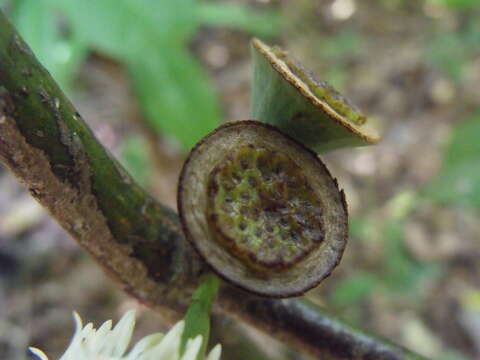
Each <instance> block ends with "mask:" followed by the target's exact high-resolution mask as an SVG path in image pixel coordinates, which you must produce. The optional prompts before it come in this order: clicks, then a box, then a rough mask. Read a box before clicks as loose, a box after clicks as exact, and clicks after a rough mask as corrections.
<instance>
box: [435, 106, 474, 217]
mask: <svg viewBox="0 0 480 360" xmlns="http://www.w3.org/2000/svg"><path fill="white" fill-rule="evenodd" d="M479 134H480V112H478V113H476V114H475V115H474V116H473V117H472V118H471V119H469V120H467V121H464V122H461V123H459V124H458V125H456V127H455V128H454V130H453V134H452V137H451V140H450V143H449V144H448V146H447V148H446V151H445V158H444V164H443V168H442V171H441V173H440V175H439V176H438V178H437V180H436V181H434V182H433V183H432V184H431V185H430V186H429V187H427V189H426V191H425V194H426V195H427V196H428V197H430V198H432V199H434V200H436V201H439V202H441V203H446V204H457V205H462V206H469V207H476V208H480V166H479V159H478V156H479V154H480V141H478V136H479Z"/></svg>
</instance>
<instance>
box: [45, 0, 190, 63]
mask: <svg viewBox="0 0 480 360" xmlns="http://www.w3.org/2000/svg"><path fill="white" fill-rule="evenodd" d="M51 1H52V2H54V3H55V4H56V5H57V6H58V7H59V9H61V10H62V11H63V12H64V13H65V14H66V16H67V17H68V19H69V21H70V22H71V23H72V24H73V26H74V28H76V29H77V31H78V33H80V34H82V37H83V39H84V40H85V41H86V42H87V43H88V44H90V45H91V46H93V47H94V48H96V49H98V50H100V51H102V52H104V53H106V54H109V55H111V56H114V57H116V58H118V59H122V60H126V59H130V58H132V57H145V56H148V54H145V51H155V50H158V44H159V43H162V44H164V43H167V44H170V43H177V44H178V43H183V42H186V41H187V40H189V39H190V37H191V36H192V35H193V33H194V31H195V29H196V26H197V23H196V21H195V6H194V5H195V3H194V0H175V1H172V0H163V1H157V0H122V1H118V0H82V1H78V0H51Z"/></svg>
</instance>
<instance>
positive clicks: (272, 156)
mask: <svg viewBox="0 0 480 360" xmlns="http://www.w3.org/2000/svg"><path fill="white" fill-rule="evenodd" d="M207 186H208V205H207V211H208V222H209V225H210V230H211V231H212V233H213V234H215V238H216V240H217V241H218V242H219V244H221V245H222V246H223V247H225V249H226V250H227V251H229V252H230V253H231V254H232V255H233V256H235V257H236V258H238V259H240V260H242V261H243V262H244V264H246V265H247V266H250V267H251V268H252V270H258V271H262V272H268V271H281V270H284V269H288V268H289V267H290V266H293V265H295V263H297V262H298V261H300V260H301V259H303V258H304V257H305V256H307V255H308V253H309V252H310V251H312V250H313V249H314V248H315V247H317V246H318V245H319V244H320V243H321V242H322V241H323V238H324V234H325V233H324V228H323V225H322V217H321V214H322V201H321V199H320V198H319V196H317V194H316V193H315V192H314V191H313V188H312V186H311V185H310V184H309V182H308V180H307V179H306V177H305V176H304V175H303V173H302V169H301V168H300V167H299V166H298V165H297V164H296V163H295V162H294V161H293V160H292V159H291V158H289V157H288V156H287V155H285V154H282V153H278V152H275V151H271V150H268V149H266V148H264V147H260V148H256V147H255V146H254V145H253V144H248V145H245V146H241V147H239V148H238V149H235V150H234V151H233V152H232V153H230V154H228V155H226V156H225V157H224V159H223V160H221V162H220V163H219V164H218V165H217V166H215V167H214V168H213V170H212V171H211V172H210V175H209V178H208V185H207Z"/></svg>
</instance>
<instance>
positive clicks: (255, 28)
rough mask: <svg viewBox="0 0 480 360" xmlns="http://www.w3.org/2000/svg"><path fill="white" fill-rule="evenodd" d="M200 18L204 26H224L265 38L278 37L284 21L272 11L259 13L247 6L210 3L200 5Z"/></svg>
mask: <svg viewBox="0 0 480 360" xmlns="http://www.w3.org/2000/svg"><path fill="white" fill-rule="evenodd" d="M198 18H199V22H200V23H201V24H203V25H210V26H224V27H227V28H232V29H238V30H243V31H246V32H250V33H252V34H256V35H258V36H264V37H270V36H273V35H276V34H277V33H278V30H279V29H280V27H281V20H282V17H281V16H280V14H278V13H276V12H272V11H269V12H263V13H259V12H258V11H253V10H251V9H250V8H249V7H248V6H245V5H237V4H209V3H200V4H199V5H198Z"/></svg>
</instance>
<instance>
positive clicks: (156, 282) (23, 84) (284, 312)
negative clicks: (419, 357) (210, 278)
mask: <svg viewBox="0 0 480 360" xmlns="http://www.w3.org/2000/svg"><path fill="white" fill-rule="evenodd" d="M0 161H1V162H2V163H4V164H5V165H6V166H7V167H8V168H9V169H10V170H11V171H12V172H13V173H14V174H15V175H16V176H17V177H18V178H19V180H20V181H21V182H22V183H23V184H24V185H25V186H26V187H27V189H28V190H29V191H30V193H31V195H32V196H33V197H34V198H35V199H37V200H38V201H39V202H40V203H41V204H42V205H43V206H44V207H45V208H46V209H48V210H49V212H50V213H51V215H52V216H53V217H54V218H55V219H56V220H57V221H58V223H59V224H60V225H61V226H62V227H63V228H64V229H65V230H66V231H67V232H68V233H69V234H70V235H71V236H72V238H73V239H75V240H76V241H77V242H78V243H79V244H80V245H81V246H82V247H83V248H85V249H86V250H87V251H88V252H89V253H90V254H91V255H92V257H93V258H94V259H95V260H96V261H97V263H98V264H99V265H100V266H102V267H103V268H104V269H105V270H106V272H107V273H108V274H109V275H110V276H112V277H113V278H114V279H115V280H116V281H118V282H119V284H120V286H121V287H122V289H123V290H124V291H126V292H127V293H129V294H130V295H131V296H133V297H135V298H136V299H137V300H139V301H140V302H142V303H144V304H146V305H147V306H149V307H150V308H152V309H154V310H156V311H160V312H162V314H164V315H170V317H171V320H172V321H173V320H176V319H178V318H179V317H180V315H181V313H182V312H183V311H185V309H186V307H187V305H188V303H189V300H190V298H191V296H192V293H193V289H194V288H195V287H196V286H197V285H198V283H199V279H200V276H201V275H202V274H203V273H205V272H206V271H208V270H207V269H206V266H205V265H204V263H203V262H202V261H201V260H200V259H199V257H198V255H197V254H196V253H195V252H194V251H193V249H192V248H191V247H190V245H189V244H188V243H187V242H186V241H185V239H184V236H183V233H182V231H181V229H180V226H179V221H178V217H177V215H176V214H175V213H174V212H173V211H172V210H170V209H168V208H166V207H165V206H163V205H161V204H159V203H158V202H156V201H155V200H154V199H153V198H152V197H151V196H149V195H148V194H147V193H146V192H145V191H144V190H143V189H142V188H141V187H139V186H138V185H137V184H136V183H135V182H134V181H133V180H132V179H131V177H130V176H129V175H128V174H127V173H126V171H125V170H124V169H123V167H122V166H120V165H119V164H118V162H117V161H116V160H115V159H113V158H112V157H111V156H110V155H109V153H108V151H107V150H105V148H104V147H103V146H102V145H101V144H100V143H99V142H98V141H97V140H96V138H95V137H94V135H93V134H92V132H91V130H90V129H89V128H88V126H87V125H86V124H85V122H84V121H83V120H82V119H81V117H80V115H79V114H78V113H77V112H76V110H75V108H74V107H73V105H72V104H71V103H70V101H69V100H68V99H67V98H66V97H65V95H64V94H63V93H62V91H61V90H60V88H59V87H58V85H56V83H55V81H54V80H53V79H52V78H51V76H50V75H49V74H48V72H47V71H46V70H45V69H44V68H43V67H42V66H41V65H40V64H39V63H38V61H37V60H36V58H35V56H34V55H33V53H32V52H31V50H30V49H29V47H28V46H27V45H26V44H25V42H24V41H23V40H22V39H21V37H20V36H19V35H18V33H17V32H16V31H15V29H14V28H13V27H12V26H11V24H10V23H9V22H8V21H7V19H6V18H5V16H4V15H3V14H1V13H0ZM220 305H221V307H222V308H223V310H224V311H227V312H228V313H230V314H232V315H236V316H239V317H241V318H243V319H245V320H246V321H248V322H250V323H251V324H252V325H254V326H256V327H258V328H260V329H263V330H265V331H268V332H269V333H271V334H272V335H274V336H276V337H279V338H283V339H286V340H287V341H288V342H289V343H290V344H292V345H294V346H296V347H297V348H298V349H299V350H304V351H307V352H309V353H311V354H313V355H315V356H320V354H321V355H322V356H328V357H327V358H332V359H350V358H351V357H348V356H347V355H349V354H355V357H353V358H356V359H415V358H416V357H415V356H414V355H410V353H407V352H406V351H405V350H403V349H401V348H398V347H395V346H393V345H387V344H386V343H384V342H383V340H378V339H374V338H373V337H369V336H368V335H365V334H363V333H361V332H359V331H357V330H353V329H352V328H350V327H348V326H346V325H344V324H342V323H341V322H339V321H337V320H333V319H332V318H331V317H330V316H329V315H328V314H326V313H324V312H321V311H319V309H316V308H313V307H312V306H310V305H308V304H307V303H305V302H304V301H301V300H296V299H291V300H271V299H262V298H258V297H255V296H252V295H248V294H246V293H244V292H241V291H239V290H237V289H234V288H231V287H228V286H226V287H225V288H224V292H223V293H222V294H221V296H220ZM348 349H350V350H348ZM361 349H367V351H361ZM353 350H355V352H352V351H353Z"/></svg>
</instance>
